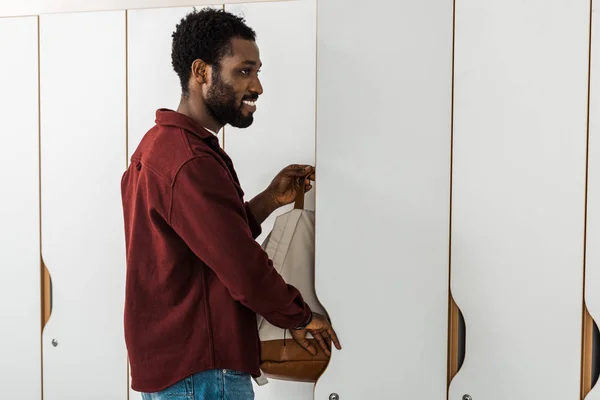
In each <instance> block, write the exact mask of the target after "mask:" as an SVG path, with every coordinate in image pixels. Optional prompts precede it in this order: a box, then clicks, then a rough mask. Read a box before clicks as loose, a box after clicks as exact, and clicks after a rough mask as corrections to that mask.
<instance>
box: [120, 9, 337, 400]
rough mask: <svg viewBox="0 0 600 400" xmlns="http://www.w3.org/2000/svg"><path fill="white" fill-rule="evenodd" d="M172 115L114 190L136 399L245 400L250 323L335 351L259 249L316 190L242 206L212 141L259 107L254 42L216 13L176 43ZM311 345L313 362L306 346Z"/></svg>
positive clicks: (163, 115)
mask: <svg viewBox="0 0 600 400" xmlns="http://www.w3.org/2000/svg"><path fill="white" fill-rule="evenodd" d="M172 64H173V68H174V70H175V72H176V73H177V75H178V76H179V78H180V82H181V89H182V97H181V102H180V104H179V108H178V109H177V111H174V110H168V109H159V110H157V112H156V121H155V123H156V124H155V125H154V126H153V127H152V128H151V129H150V130H149V131H148V132H147V133H146V134H145V136H144V137H143V139H142V141H141V142H140V144H139V146H138V148H137V149H136V150H135V152H134V154H133V155H132V157H131V163H130V166H129V168H128V169H127V171H125V173H124V175H123V178H122V182H121V190H122V200H123V213H124V222H125V234H126V236H125V237H126V250H127V284H126V299H125V340H126V344H127V349H128V352H129V360H130V364H131V377H132V382H131V386H132V388H133V389H134V390H137V391H139V392H142V397H143V398H145V399H163V398H165V399H166V398H168V399H172V400H174V399H196V400H200V399H202V400H213V399H214V400H217V399H219V400H222V399H231V400H249V399H253V398H254V393H253V387H252V382H251V376H255V377H256V376H259V375H260V370H259V365H260V364H259V362H260V342H259V338H258V333H257V326H256V314H260V315H262V316H264V317H265V319H267V320H268V321H269V322H271V323H272V324H273V325H276V326H279V327H281V328H285V329H290V330H291V333H292V336H293V337H294V339H295V340H296V341H297V342H298V343H299V344H300V345H302V346H303V347H304V348H305V349H306V350H307V351H309V352H311V353H312V354H316V352H317V351H325V352H326V353H329V344H330V343H331V342H333V343H334V344H335V345H336V347H337V348H338V349H339V348H341V347H340V345H339V342H338V340H337V338H336V335H335V332H334V331H333V329H332V327H331V325H330V323H329V321H328V320H327V319H326V318H325V317H324V316H322V315H319V314H316V313H312V312H311V310H310V309H309V307H308V306H307V305H306V303H305V302H304V301H303V299H302V296H301V294H300V293H299V292H298V290H297V289H296V288H294V287H292V286H290V285H287V284H286V282H284V280H283V279H282V278H281V276H280V275H279V274H278V273H277V272H276V271H275V270H274V268H273V265H272V262H271V260H269V258H268V256H267V255H266V253H265V252H264V251H263V250H262V248H261V247H260V245H259V244H258V243H257V242H256V240H255V239H256V237H257V236H258V235H259V234H260V233H261V227H260V224H261V223H262V222H263V221H264V220H265V219H266V218H267V217H268V216H269V215H270V214H271V213H272V212H273V211H274V210H275V209H277V208H278V207H281V206H283V205H286V204H290V203H291V202H293V201H294V199H295V197H296V191H297V190H300V187H301V183H302V180H305V181H306V182H305V183H306V188H307V189H306V190H310V188H311V185H310V182H311V181H312V180H314V171H313V169H312V167H311V166H306V165H290V166H288V167H286V168H284V169H283V170H282V171H281V172H280V173H279V174H278V175H277V176H276V177H275V178H274V179H273V181H272V182H271V183H270V184H269V186H268V187H267V188H266V189H265V190H264V191H263V192H262V193H260V194H259V195H257V196H256V197H255V198H253V199H252V200H250V201H245V200H244V193H243V190H242V188H241V187H240V183H239V181H238V178H237V175H236V172H235V169H234V167H233V162H232V160H231V159H230V158H229V156H228V155H227V154H226V153H225V152H224V151H223V150H222V149H221V148H220V146H219V141H218V138H217V136H216V132H218V131H219V130H220V129H221V128H222V127H223V126H224V125H226V124H230V125H232V126H235V127H239V128H245V127H248V126H250V125H251V124H252V121H253V118H254V112H255V111H256V107H257V105H256V102H257V100H258V99H259V97H260V95H261V94H262V93H263V88H262V86H261V83H260V80H259V78H258V73H259V69H260V67H261V61H260V57H259V50H258V47H257V45H256V42H255V33H254V31H253V30H252V29H251V28H249V27H248V26H247V25H246V24H245V23H244V21H243V19H241V18H239V17H236V16H234V15H232V14H230V13H227V12H224V11H222V10H220V11H217V10H213V9H204V10H201V11H194V12H193V13H191V14H189V15H187V16H186V17H185V18H183V19H182V20H181V22H180V23H179V24H178V25H177V28H176V31H175V32H174V34H173V47H172ZM309 332H310V333H311V334H312V335H313V336H314V337H315V339H317V341H318V342H319V344H320V347H321V348H320V349H317V348H315V347H314V346H312V345H311V344H310V343H309V342H308V341H307V340H306V335H307V333H309Z"/></svg>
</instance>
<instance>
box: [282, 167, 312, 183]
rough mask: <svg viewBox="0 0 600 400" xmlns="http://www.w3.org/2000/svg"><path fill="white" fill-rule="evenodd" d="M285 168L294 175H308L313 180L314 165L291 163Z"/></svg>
mask: <svg viewBox="0 0 600 400" xmlns="http://www.w3.org/2000/svg"><path fill="white" fill-rule="evenodd" d="M286 170H287V171H288V172H289V173H291V174H292V175H294V176H308V178H309V179H310V180H313V181H314V180H315V179H314V178H315V174H314V171H315V169H314V167H313V166H311V165H305V164H302V165H299V164H292V165H290V166H288V167H287V168H286Z"/></svg>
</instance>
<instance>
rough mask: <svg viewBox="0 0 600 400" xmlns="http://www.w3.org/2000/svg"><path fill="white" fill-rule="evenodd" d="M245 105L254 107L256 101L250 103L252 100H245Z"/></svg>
mask: <svg viewBox="0 0 600 400" xmlns="http://www.w3.org/2000/svg"><path fill="white" fill-rule="evenodd" d="M244 104H247V105H249V106H252V107H254V106H255V105H256V102H255V101H250V100H244Z"/></svg>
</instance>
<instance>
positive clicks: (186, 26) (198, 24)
mask: <svg viewBox="0 0 600 400" xmlns="http://www.w3.org/2000/svg"><path fill="white" fill-rule="evenodd" d="M172 37H173V45H172V48H171V64H172V65H173V69H174V70H175V72H176V73H177V75H178V76H179V81H180V82H181V90H182V94H183V95H184V96H187V95H188V94H189V80H190V73H191V72H190V71H191V66H192V63H193V62H194V60H196V59H201V60H203V61H204V62H205V63H207V64H208V65H211V66H213V67H214V68H216V69H217V70H218V68H219V63H220V61H221V59H222V58H223V57H224V56H225V55H228V54H231V44H230V42H231V39H233V38H242V39H246V40H252V41H255V40H256V32H254V30H252V29H251V28H250V27H249V26H247V25H246V23H245V20H244V18H242V17H238V16H236V15H234V14H231V13H229V12H226V11H225V10H222V9H221V10H217V9H214V8H204V9H202V10H196V9H194V11H192V12H191V13H189V14H187V15H186V16H185V17H184V18H182V19H181V21H180V22H179V24H177V26H176V29H175V32H173V35H172Z"/></svg>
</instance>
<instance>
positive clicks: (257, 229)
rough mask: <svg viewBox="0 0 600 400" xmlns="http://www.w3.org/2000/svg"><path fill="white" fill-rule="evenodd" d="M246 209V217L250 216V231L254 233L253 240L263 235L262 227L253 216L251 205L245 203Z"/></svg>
mask: <svg viewBox="0 0 600 400" xmlns="http://www.w3.org/2000/svg"><path fill="white" fill-rule="evenodd" d="M244 209H245V210H246V215H247V216H248V224H249V225H250V231H251V232H252V238H253V239H256V238H257V237H259V236H260V234H261V233H262V227H261V226H260V224H259V223H258V221H257V220H256V218H255V217H254V214H252V210H250V203H248V202H245V203H244Z"/></svg>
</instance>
